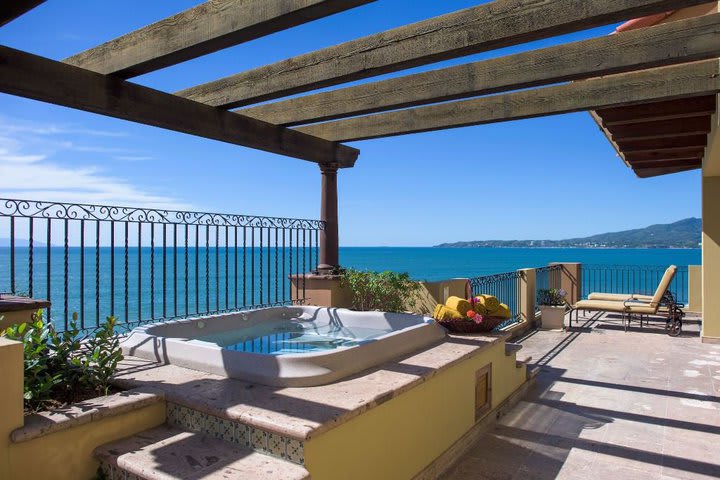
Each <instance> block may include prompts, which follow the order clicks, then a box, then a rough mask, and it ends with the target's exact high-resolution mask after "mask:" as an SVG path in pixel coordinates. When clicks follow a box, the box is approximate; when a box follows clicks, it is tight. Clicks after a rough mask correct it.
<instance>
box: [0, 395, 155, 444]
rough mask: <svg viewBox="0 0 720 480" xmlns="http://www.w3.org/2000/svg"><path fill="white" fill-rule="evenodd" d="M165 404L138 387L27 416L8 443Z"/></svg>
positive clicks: (23, 440) (24, 440)
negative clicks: (157, 404) (23, 423)
mask: <svg viewBox="0 0 720 480" xmlns="http://www.w3.org/2000/svg"><path fill="white" fill-rule="evenodd" d="M164 401H165V393H164V392H163V391H162V390H160V389H156V388H152V387H139V388H134V389H131V390H126V391H123V392H118V393H113V394H111V395H107V396H105V397H96V398H91V399H89V400H84V401H82V402H77V403H73V404H71V405H68V406H67V407H63V408H59V409H56V410H52V411H49V412H40V413H34V414H32V415H28V416H27V417H25V425H24V426H22V427H20V428H18V429H16V430H14V431H13V432H12V434H11V435H10V439H11V441H12V442H13V443H20V442H27V441H28V440H32V439H34V438H39V437H43V436H45V435H50V434H51V433H55V432H59V431H62V430H67V429H69V428H73V427H77V426H79V425H83V424H86V423H90V422H94V421H97V420H101V419H103V418H108V417H114V416H116V415H121V414H123V413H127V412H131V411H133V410H139V409H141V408H144V407H147V406H149V405H153V404H156V403H160V402H164Z"/></svg>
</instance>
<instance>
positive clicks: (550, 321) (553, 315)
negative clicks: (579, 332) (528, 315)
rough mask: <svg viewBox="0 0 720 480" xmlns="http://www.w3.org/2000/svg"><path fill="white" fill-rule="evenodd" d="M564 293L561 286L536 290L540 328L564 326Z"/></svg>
mask: <svg viewBox="0 0 720 480" xmlns="http://www.w3.org/2000/svg"><path fill="white" fill-rule="evenodd" d="M565 295H567V292H566V291H565V290H563V289H562V288H547V289H543V290H538V305H540V326H541V328H543V329H545V330H561V329H563V328H565Z"/></svg>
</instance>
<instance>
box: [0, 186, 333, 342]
mask: <svg viewBox="0 0 720 480" xmlns="http://www.w3.org/2000/svg"><path fill="white" fill-rule="evenodd" d="M323 228H324V223H323V222H321V221H318V220H303V219H292V218H272V217H258V216H249V215H229V214H218V213H204V212H188V211H174V210H156V209H147V208H134V207H113V206H100V205H83V204H68V203H50V202H38V201H29V200H9V199H0V238H2V237H8V240H7V244H5V245H0V292H3V291H4V292H11V293H20V294H27V295H29V296H31V297H32V296H38V297H45V298H46V299H48V300H50V301H51V302H52V304H53V307H52V309H48V317H49V318H50V320H51V321H52V322H53V324H54V325H55V326H56V327H57V328H58V329H61V330H62V329H67V327H68V324H69V321H70V318H71V315H72V313H73V312H77V314H78V326H79V327H80V328H81V329H82V330H92V329H93V328H96V327H97V326H98V325H99V323H100V322H101V321H102V320H101V319H104V318H105V316H109V315H112V316H115V317H116V318H117V319H118V321H119V323H121V324H122V325H124V326H130V325H134V324H138V323H141V322H146V321H153V320H160V319H170V318H181V317H186V316H193V315H198V314H207V313H219V312H227V311H233V310H239V309H245V308H252V307H260V306H269V305H282V304H290V303H298V302H301V301H302V300H303V298H304V296H305V277H304V275H305V272H307V271H308V270H312V269H315V268H316V267H317V263H318V253H319V252H318V240H319V232H320V231H321V230H322V229H323ZM290 276H295V277H296V278H298V279H300V280H299V287H298V288H297V289H296V293H295V295H293V294H292V288H291V283H290V280H289V277H290Z"/></svg>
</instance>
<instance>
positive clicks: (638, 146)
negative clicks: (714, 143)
mask: <svg viewBox="0 0 720 480" xmlns="http://www.w3.org/2000/svg"><path fill="white" fill-rule="evenodd" d="M617 144H618V146H619V148H621V149H622V151H623V152H625V153H632V152H644V151H656V150H666V149H667V150H672V149H675V148H686V147H699V148H705V146H706V145H707V135H704V134H698V135H688V136H685V137H677V138H656V139H652V140H618V142H617Z"/></svg>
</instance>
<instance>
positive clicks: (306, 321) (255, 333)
mask: <svg viewBox="0 0 720 480" xmlns="http://www.w3.org/2000/svg"><path fill="white" fill-rule="evenodd" d="M445 336H446V333H445V329H444V328H443V327H441V326H440V325H438V324H437V323H436V322H435V321H434V320H433V319H432V318H430V317H423V316H421V315H412V314H405V313H384V312H356V311H353V310H346V309H341V308H328V307H273V308H266V309H261V310H252V311H247V312H240V313H231V314H222V315H213V316H208V317H203V318H195V319H187V320H177V321H170V322H164V323H159V324H154V325H148V326H143V327H138V328H136V329H134V330H133V331H132V332H131V333H130V335H129V336H128V338H127V339H126V340H125V341H124V342H123V347H122V348H123V353H124V354H125V355H132V356H135V357H140V358H145V359H148V360H155V361H159V362H163V363H169V364H173V365H178V366H181V367H185V368H190V369H193V370H199V371H203V372H208V373H214V374H217V375H222V376H226V377H231V378H237V379H241V380H247V381H250V382H255V383H261V384H264V385H272V386H279V387H309V386H315V385H323V384H327V383H331V382H334V381H336V380H340V379H342V378H344V377H347V376H349V375H352V374H354V373H357V372H360V371H362V370H365V369H368V368H370V367H374V366H376V365H379V364H381V363H383V362H386V361H388V360H392V359H395V358H399V357H402V356H404V355H406V354H409V353H412V352H414V351H417V350H420V349H423V348H426V347H429V346H431V345H433V344H436V343H438V342H440V341H441V340H442V339H444V338H445Z"/></svg>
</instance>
